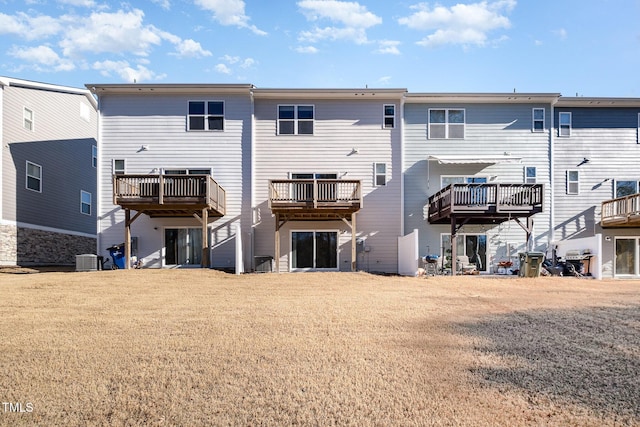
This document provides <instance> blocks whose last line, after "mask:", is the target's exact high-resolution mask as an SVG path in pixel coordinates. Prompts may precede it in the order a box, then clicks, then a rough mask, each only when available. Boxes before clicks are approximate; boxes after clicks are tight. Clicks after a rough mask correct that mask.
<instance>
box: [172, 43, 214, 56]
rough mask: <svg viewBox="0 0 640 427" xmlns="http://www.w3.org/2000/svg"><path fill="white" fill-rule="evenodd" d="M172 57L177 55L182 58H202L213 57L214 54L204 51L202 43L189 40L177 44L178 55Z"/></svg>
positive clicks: (176, 54)
mask: <svg viewBox="0 0 640 427" xmlns="http://www.w3.org/2000/svg"><path fill="white" fill-rule="evenodd" d="M170 55H175V56H178V57H180V58H201V57H204V56H211V55H212V53H211V52H210V51H208V50H205V49H203V48H202V46H201V45H200V43H198V42H196V41H194V40H191V39H187V40H182V41H180V42H178V43H177V44H176V53H172V54H170Z"/></svg>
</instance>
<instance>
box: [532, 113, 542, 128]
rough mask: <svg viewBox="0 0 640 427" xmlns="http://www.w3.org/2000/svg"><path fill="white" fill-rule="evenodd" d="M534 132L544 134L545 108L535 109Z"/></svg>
mask: <svg viewBox="0 0 640 427" xmlns="http://www.w3.org/2000/svg"><path fill="white" fill-rule="evenodd" d="M532 114H533V129H532V130H533V131H534V132H544V108H534V109H533V112H532Z"/></svg>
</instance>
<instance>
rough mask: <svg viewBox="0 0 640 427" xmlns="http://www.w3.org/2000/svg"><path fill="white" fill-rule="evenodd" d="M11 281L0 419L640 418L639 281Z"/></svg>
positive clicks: (0, 328) (335, 421) (103, 276)
mask: <svg viewBox="0 0 640 427" xmlns="http://www.w3.org/2000/svg"><path fill="white" fill-rule="evenodd" d="M0 292H1V295H2V298H0V337H1V338H2V339H1V342H0V354H1V357H0V401H1V402H2V404H1V405H2V406H0V425H2V426H20V425H42V426H56V425H64V426H74V425H81V426H88V425H109V426H117V425H181V426H196V425H242V426H250V425H269V426H273V425H381V426H391V425H420V426H425V425H465V426H486V425H499V426H518V425H562V426H564V425H576V426H603V425H640V403H639V402H640V282H638V281H594V280H580V279H575V278H551V277H549V278H547V277H542V278H537V279H518V278H514V277H510V278H485V277H478V276H465V277H455V278H453V277H445V278H427V279H425V278H407V277H382V276H373V275H369V274H365V273H311V274H279V275H278V274H262V275H242V276H234V275H229V274H224V273H220V272H216V271H212V270H131V271H104V272H87V273H64V272H46V273H37V274H6V273H5V274H0ZM20 411H22V412H20Z"/></svg>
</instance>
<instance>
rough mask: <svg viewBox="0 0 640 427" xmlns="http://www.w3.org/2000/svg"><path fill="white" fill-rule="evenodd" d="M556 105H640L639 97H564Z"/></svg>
mask: <svg viewBox="0 0 640 427" xmlns="http://www.w3.org/2000/svg"><path fill="white" fill-rule="evenodd" d="M556 107H603V108H604V107H640V98H600V97H582V96H580V97H565V96H562V97H560V99H559V100H558V103H557V104H556Z"/></svg>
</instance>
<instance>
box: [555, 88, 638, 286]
mask: <svg viewBox="0 0 640 427" xmlns="http://www.w3.org/2000/svg"><path fill="white" fill-rule="evenodd" d="M554 123H555V129H554V132H553V138H554V140H553V154H554V155H553V162H552V163H553V170H554V176H555V179H554V193H555V203H554V211H553V215H554V228H553V239H552V240H553V242H554V245H553V247H554V248H557V249H558V252H559V254H560V255H566V253H567V251H568V250H571V251H572V252H573V256H574V257H577V258H580V256H581V255H584V254H585V253H586V254H595V255H596V256H594V259H593V260H590V261H589V265H585V269H590V270H591V271H590V272H594V271H595V272H597V273H598V274H601V277H603V278H611V277H615V278H638V277H640V194H639V193H640V169H639V168H638V164H639V162H640V140H639V130H640V99H620V98H584V97H576V98H569V97H561V98H560V99H559V100H558V102H557V104H556V105H555V110H554ZM585 263H586V261H585Z"/></svg>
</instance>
